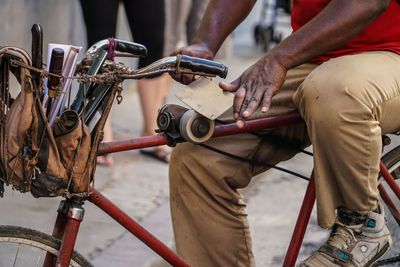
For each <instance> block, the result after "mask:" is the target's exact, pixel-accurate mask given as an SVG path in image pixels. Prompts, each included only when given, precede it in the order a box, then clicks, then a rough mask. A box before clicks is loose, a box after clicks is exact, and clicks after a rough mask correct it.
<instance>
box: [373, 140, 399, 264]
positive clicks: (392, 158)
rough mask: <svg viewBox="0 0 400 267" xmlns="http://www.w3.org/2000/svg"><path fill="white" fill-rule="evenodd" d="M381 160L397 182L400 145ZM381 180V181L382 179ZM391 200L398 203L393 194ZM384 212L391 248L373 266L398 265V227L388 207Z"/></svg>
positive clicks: (389, 191)
mask: <svg viewBox="0 0 400 267" xmlns="http://www.w3.org/2000/svg"><path fill="white" fill-rule="evenodd" d="M382 162H383V164H384V165H385V166H386V168H387V169H388V171H389V172H390V174H391V175H392V176H393V178H394V179H395V180H396V181H397V183H399V182H400V145H399V146H397V147H395V148H393V149H392V150H390V151H389V152H387V153H386V154H385V155H384V156H383V157H382ZM378 179H379V180H380V181H382V180H383V178H382V176H379V178H378ZM382 182H383V181H382ZM385 188H388V186H385ZM388 193H392V192H391V190H390V189H389V188H388ZM392 199H393V201H394V202H395V204H397V205H398V203H399V201H397V197H395V196H394V195H393V198H392ZM385 213H386V217H387V220H388V221H387V226H388V228H389V231H390V233H391V235H392V239H393V247H392V249H391V250H390V251H389V252H388V253H387V254H386V255H385V257H384V258H383V259H382V260H380V261H378V262H377V263H376V264H375V266H382V265H387V264H391V266H400V228H399V225H398V224H397V222H396V221H395V220H394V218H393V217H392V216H391V215H389V214H390V212H389V210H388V208H385Z"/></svg>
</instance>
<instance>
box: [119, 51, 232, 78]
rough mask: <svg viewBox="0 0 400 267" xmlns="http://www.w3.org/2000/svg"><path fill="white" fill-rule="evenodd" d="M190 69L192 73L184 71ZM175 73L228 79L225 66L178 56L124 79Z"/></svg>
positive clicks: (131, 73)
mask: <svg viewBox="0 0 400 267" xmlns="http://www.w3.org/2000/svg"><path fill="white" fill-rule="evenodd" d="M182 68H183V69H188V70H190V71H186V70H182ZM164 72H175V73H191V74H197V75H202V76H216V75H217V76H219V77H221V78H226V75H227V73H228V68H227V67H225V66H224V65H223V64H221V63H218V62H215V61H211V60H207V59H203V58H197V57H190V56H185V55H177V56H174V57H165V58H162V59H160V60H157V61H156V62H154V63H152V64H150V65H148V66H146V67H143V68H141V69H138V70H133V71H130V72H129V74H128V75H126V76H124V77H123V78H124V79H138V78H145V77H149V76H151V75H155V74H159V73H164Z"/></svg>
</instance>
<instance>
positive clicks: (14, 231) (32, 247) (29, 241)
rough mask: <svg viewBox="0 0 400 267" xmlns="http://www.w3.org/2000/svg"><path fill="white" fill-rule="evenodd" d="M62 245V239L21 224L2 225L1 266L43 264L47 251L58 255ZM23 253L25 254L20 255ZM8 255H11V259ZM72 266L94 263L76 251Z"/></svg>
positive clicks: (0, 227)
mask: <svg viewBox="0 0 400 267" xmlns="http://www.w3.org/2000/svg"><path fill="white" fill-rule="evenodd" d="M60 246H61V241H60V240H59V239H56V238H54V237H52V236H51V235H48V234H45V233H42V232H39V231H36V230H33V229H29V228H24V227H20V226H12V225H0V266H5V267H8V266H13V267H15V266H24V267H25V266H42V265H43V261H44V258H45V256H46V253H47V252H49V253H51V254H53V255H55V256H57V255H58V251H59V249H60ZM8 251H14V252H13V253H10V252H8ZM21 253H25V254H24V255H22V256H20V254H21ZM11 254H15V256H13V255H11ZM36 254H39V255H36ZM33 256H35V257H36V260H33V258H35V257H33ZM6 257H10V261H9V260H8V259H6ZM12 258H14V259H12ZM31 258H32V259H31ZM31 260H33V261H35V262H31ZM28 263H29V264H31V265H28ZM70 266H73V267H92V266H93V265H92V264H90V262H89V261H88V260H86V259H85V258H84V257H83V256H82V255H80V254H79V253H78V252H75V251H74V252H73V253H72V256H71V262H70Z"/></svg>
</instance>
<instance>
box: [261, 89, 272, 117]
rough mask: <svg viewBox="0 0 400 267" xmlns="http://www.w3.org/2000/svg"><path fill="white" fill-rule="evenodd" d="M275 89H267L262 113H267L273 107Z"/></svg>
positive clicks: (262, 104) (262, 103)
mask: <svg viewBox="0 0 400 267" xmlns="http://www.w3.org/2000/svg"><path fill="white" fill-rule="evenodd" d="M273 92H274V90H273V89H267V90H266V91H265V92H264V97H263V99H262V102H261V112H267V111H268V110H269V108H270V106H271V101H272V97H273V96H274V93H273Z"/></svg>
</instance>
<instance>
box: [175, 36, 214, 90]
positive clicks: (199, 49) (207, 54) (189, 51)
mask: <svg viewBox="0 0 400 267" xmlns="http://www.w3.org/2000/svg"><path fill="white" fill-rule="evenodd" d="M178 54H182V55H187V56H191V57H199V58H204V59H208V60H212V59H213V57H214V54H213V53H212V52H211V50H210V49H209V48H208V47H207V46H206V45H199V44H192V45H189V46H186V47H183V48H181V49H179V50H177V51H175V52H173V53H172V54H171V56H176V55H178ZM170 75H171V76H172V78H174V79H175V80H176V81H178V82H180V83H183V84H189V83H191V82H193V81H194V80H195V77H194V75H192V74H182V73H177V74H175V73H171V74H170Z"/></svg>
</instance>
